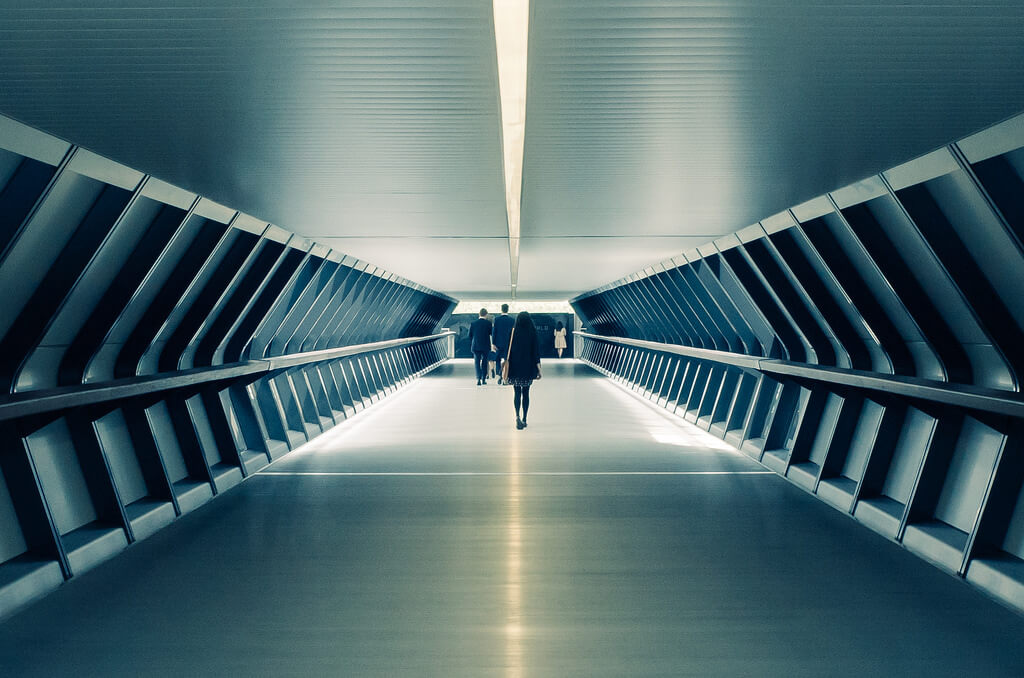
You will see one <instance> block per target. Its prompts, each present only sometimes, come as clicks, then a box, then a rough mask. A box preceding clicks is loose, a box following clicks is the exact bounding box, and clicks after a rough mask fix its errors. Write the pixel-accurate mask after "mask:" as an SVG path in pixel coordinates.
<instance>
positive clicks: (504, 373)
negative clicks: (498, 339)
mask: <svg viewBox="0 0 1024 678" xmlns="http://www.w3.org/2000/svg"><path fill="white" fill-rule="evenodd" d="M515 336H516V331H515V330H512V334H510V335H509V337H508V349H507V350H506V351H505V359H504V360H503V361H501V383H503V384H507V383H508V359H509V356H511V355H512V340H513V339H514V338H515Z"/></svg>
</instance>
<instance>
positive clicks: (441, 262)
mask: <svg viewBox="0 0 1024 678" xmlns="http://www.w3.org/2000/svg"><path fill="white" fill-rule="evenodd" d="M140 5H142V6H140ZM531 6H532V9H531V27H530V45H529V76H528V97H527V122H526V150H525V167H524V180H523V216H522V236H523V239H522V241H521V253H520V269H519V288H518V289H519V296H520V298H546V299H555V298H562V299H564V298H567V297H571V296H575V295H576V294H578V293H580V292H582V291H585V290H588V289H591V288H593V287H596V286H598V285H601V284H603V283H606V282H609V281H611V280H614V279H617V278H619V277H621V276H622V275H625V274H628V273H630V272H632V271H636V270H638V269H640V268H642V267H643V266H645V265H648V264H651V263H654V262H656V261H660V260H663V259H666V258H668V257H670V256H672V255H674V254H676V253H678V252H679V251H681V250H683V249H685V248H688V247H692V246H693V245H695V244H700V243H703V242H706V241H707V240H710V239H711V238H713V237H716V236H718V235H721V234H723V233H727V232H731V231H734V230H737V229H739V228H742V227H744V226H746V225H748V224H750V223H753V222H754V221H756V220H758V219H760V218H763V217H765V216H768V215H769V214H772V213H774V212H777V211H779V210H781V209H784V208H786V207H789V206H791V205H793V204H796V203H798V202H801V201H803V200H805V199H808V198H811V197H814V196H816V195H819V194H821V193H823V192H825V191H827V190H830V189H833V188H837V187H839V186H842V185H844V184H846V183H849V182H851V181H854V180H857V179H859V178H862V177H864V176H866V175H869V174H872V173H874V172H877V171H879V170H882V169H885V168H887V167H890V166H892V165H895V164H897V163H898V162H901V161H903V160H906V159H909V158H910V157H913V156H915V155H918V154H920V153H923V152H925V151H928V150H931V149H932V148H935V147H937V146H939V145H941V144H943V143H946V142H948V141H950V140H952V139H954V138H956V137H959V136H963V135H966V134H968V133H970V132H972V131H974V130H976V129H978V128H981V127H984V126H986V125H988V124H991V123H993V122H995V121H997V120H999V119H1001V118H1004V117H1007V116H1009V115H1012V114H1015V113H1017V112H1019V111H1021V110H1022V109H1024V31H1021V30H1020V29H1021V26H1022V25H1024V3H1021V2H1020V1H1019V0H990V1H989V2H987V3H986V4H985V5H983V6H982V5H967V4H964V3H962V2H960V1H959V0H929V1H928V2H923V1H917V0H911V1H910V2H903V3H899V4H896V3H891V2H890V1H889V0H885V1H883V0H858V2H856V3H853V2H846V3H844V2H821V1H820V0H818V1H817V2H811V1H810V0H785V1H783V0H532V3H531ZM496 68H497V67H496V56H495V51H494V28H493V20H492V17H491V3H490V2H488V1H487V0H403V1H402V2H398V1H397V0H360V2H359V3H358V4H354V3H341V2H338V0H304V2H302V3H301V5H297V4H296V3H294V2H293V1H292V0H249V1H248V2H245V3H238V2H236V0H204V2H203V3H196V2H194V0H160V1H159V2H158V3H149V2H147V3H138V2H135V1H134V0H76V2H74V3H68V2H55V1H53V0H34V1H33V2H27V1H26V2H20V1H18V0H7V1H5V0H0V113H4V114H7V115H9V116H11V117H14V118H17V119H20V120H22V121H24V122H26V123H28V124H31V125H33V126H36V127H39V128H41V129H44V130H46V131H48V132H51V133H54V134H57V135H59V136H62V137H65V138H67V139H69V140H71V141H73V142H75V143H78V144H81V145H83V146H85V147H87V148H90V149H92V150H95V151H97V152H99V153H102V154H104V155H107V156H109V157H112V158H114V159H116V160H119V161H121V162H123V163H125V164H127V165H130V166H132V167H135V168H137V169H140V170H143V171H145V172H148V173H151V174H153V175H155V176H157V177H159V178H162V179H165V180H167V181H170V182H171V183H174V184H177V185H180V186H182V187H185V188H188V189H190V190H193V191H195V192H198V193H201V194H203V195H206V196H208V197H210V198H213V199H215V200H218V201H220V202H223V203H224V204H226V205H229V206H231V207H233V208H236V209H240V210H242V211H244V212H247V213H249V214H252V215H254V216H257V217H259V218H262V219H266V220H268V221H272V222H274V223H276V224H278V225H280V226H282V227H284V228H286V229H288V230H291V231H295V232H297V233H300V234H303V235H307V236H310V237H313V238H315V239H317V240H320V241H322V242H324V243H325V244H328V245H330V246H332V247H335V248H337V249H340V250H342V251H344V252H347V253H349V254H351V255H353V256H356V257H359V258H361V259H365V260H367V261H370V262H372V263H374V264H377V265H379V266H382V267H384V268H386V269H388V270H389V271H392V272H394V273H397V274H400V275H402V276H405V277H407V278H409V279H411V280H414V281H416V282H419V283H422V284H424V285H427V286H429V287H432V288H434V289H437V290H439V291H443V292H446V293H449V294H451V295H452V296H455V297H473V298H490V297H491V296H502V295H507V294H508V284H509V258H508V243H507V235H508V233H507V224H506V216H505V206H504V189H503V185H502V157H501V140H500V119H499V102H498V87H497V71H496Z"/></svg>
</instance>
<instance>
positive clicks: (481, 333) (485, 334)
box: [469, 308, 491, 386]
mask: <svg viewBox="0 0 1024 678" xmlns="http://www.w3.org/2000/svg"><path fill="white" fill-rule="evenodd" d="M469 339H470V341H471V342H472V343H471V344H470V350H471V351H473V365H474V366H475V367H476V385H477V386H483V385H484V384H486V383H487V354H488V353H489V352H490V350H491V321H490V320H488V319H487V309H486V308H481V309H480V317H479V318H477V319H476V320H474V321H473V323H472V324H471V325H470V326H469Z"/></svg>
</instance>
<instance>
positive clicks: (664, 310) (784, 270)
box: [572, 115, 1024, 610]
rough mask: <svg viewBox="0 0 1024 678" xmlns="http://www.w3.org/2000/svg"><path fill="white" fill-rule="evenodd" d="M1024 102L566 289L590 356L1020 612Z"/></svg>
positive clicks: (1023, 590) (1023, 584) (1023, 577)
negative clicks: (794, 201) (921, 149)
mask: <svg viewBox="0 0 1024 678" xmlns="http://www.w3.org/2000/svg"><path fill="white" fill-rule="evenodd" d="M1022 196H1024V115H1022V116H1019V117H1016V118H1013V119H1010V120H1007V121H1005V122H1003V123H1000V124H998V125H995V126H993V127H991V128H989V129H986V130H984V131H982V132H979V133H977V134H974V135H972V136H970V137H967V138H965V139H961V140H959V141H957V142H955V143H950V144H949V145H948V146H945V147H943V148H940V149H938V150H936V151H933V152H931V153H928V154H926V155H924V156H922V157H920V158H917V159H915V160H912V161H910V162H907V163H905V164H902V165H899V166H897V167H893V168H891V169H889V170H887V171H885V172H882V173H881V174H879V175H877V176H874V177H869V178H867V179H864V180H863V181H859V182H857V183H855V184H853V185H850V186H846V187H844V188H841V189H839V190H836V191H832V192H831V193H828V194H826V195H823V196H820V197H819V198H816V199H813V200H810V201H807V202H805V203H802V204H800V205H795V206H793V207H792V208H791V209H788V210H786V211H784V212H782V213H779V214H777V215H774V216H772V217H769V218H767V219H764V220H762V221H761V222H759V223H757V224H755V225H753V226H750V227H748V228H745V229H743V230H741V231H738V232H737V233H734V234H732V235H729V236H726V237H723V238H720V239H718V240H716V241H714V242H713V243H709V244H707V245H705V246H702V247H698V248H696V249H694V250H691V251H688V252H685V253H683V254H681V255H680V256H678V257H675V258H673V259H671V260H669V261H665V262H662V263H661V264H659V265H657V266H655V267H649V268H647V269H644V270H643V271H639V272H637V273H636V274H633V275H630V276H627V277H625V278H623V279H621V280H618V281H615V282H613V283H610V284H608V285H605V286H603V287H601V288H598V289H596V290H593V291H591V292H588V293H586V294H582V295H580V296H578V297H576V298H575V299H573V300H572V304H573V306H574V307H575V308H576V310H577V312H578V313H579V315H580V316H581V318H583V319H584V323H585V324H586V325H587V327H588V328H589V330H590V331H589V332H578V333H577V341H578V342H580V345H579V346H578V355H581V356H582V357H583V359H584V360H587V361H588V362H590V363H591V364H593V365H594V366H595V367H597V368H598V369H600V370H601V371H602V372H604V373H605V374H607V375H609V376H611V377H612V378H614V379H616V380H618V381H620V382H622V383H623V384H624V385H627V386H628V387H629V388H631V389H633V390H635V391H637V392H638V393H640V394H642V395H643V396H644V397H646V398H649V399H651V400H653V401H656V402H658V403H659V404H660V405H662V406H664V407H666V408H668V409H670V410H671V411H673V412H676V413H679V414H680V415H682V416H684V417H686V418H687V419H688V420H690V421H693V422H694V423H696V424H698V425H699V426H701V427H702V428H704V429H706V430H709V431H711V432H712V433H714V434H716V435H719V436H721V437H723V438H724V439H725V440H727V441H729V442H730V443H732V444H733V445H735V446H736V447H738V448H740V449H742V450H743V451H744V452H746V453H747V454H749V455H750V456H752V457H753V458H754V459H756V460H758V461H759V462H760V463H762V464H764V465H765V466H767V467H768V468H770V469H772V470H774V471H776V472H778V473H779V474H780V475H783V476H785V477H786V478H788V479H789V480H791V481H793V483H795V484H796V485H798V486H800V487H802V488H804V489H805V490H807V491H808V492H810V493H812V494H814V495H815V496H816V497H818V498H819V499H821V500H823V501H825V502H827V503H828V504H830V505H832V506H834V507H835V508H837V509H839V510H841V511H843V512H845V513H848V514H849V515H851V516H852V517H853V518H854V519H856V520H858V521H860V522H862V523H864V524H865V525H867V526H868V527H870V528H872V529H873V530H875V531H877V532H879V533H880V534H882V535H884V536H886V537H888V538H889V539H892V540H894V541H896V542H898V543H900V544H902V545H903V546H905V547H906V548H907V549H909V550H911V551H913V552H914V553H916V554H918V555H920V556H921V557H923V558H925V559H927V560H929V561H931V562H932V563H934V564H936V565H938V566H939V567H941V568H943V569H945V570H947V571H949V572H951V573H953V574H955V575H957V576H962V577H965V578H966V579H967V581H969V582H971V583H972V584H974V585H976V586H978V587H981V588H982V589H984V590H986V591H987V592H989V593H990V594H991V595H993V596H995V597H997V598H1000V599H1001V600H1003V601H1005V602H1006V603H1007V604H1009V605H1011V606H1014V607H1016V608H1017V609H1020V610H1024V539H1022V538H1021V534H1024V533H1022V530H1021V526H1024V396H1022V394H1021V380H1022V378H1024V362H1022V361H1024V353H1022V352H1021V347H1022V346H1024V298H1022V297H1021V296H1020V293H1019V291H1020V290H1021V289H1024V197H1022Z"/></svg>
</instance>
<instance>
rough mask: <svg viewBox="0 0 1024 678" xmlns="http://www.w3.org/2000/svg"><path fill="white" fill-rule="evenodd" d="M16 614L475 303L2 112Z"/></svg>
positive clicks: (369, 394)
mask: <svg viewBox="0 0 1024 678" xmlns="http://www.w3.org/2000/svg"><path fill="white" fill-rule="evenodd" d="M0 289H3V290H4V303H3V304H2V305H0V443H2V446H0V617H3V616H5V615H7V614H9V613H10V612H12V611H13V610H15V609H17V608H18V607H19V606H21V605H23V604H24V603H26V602H27V601H29V600H31V599H33V598H35V597H37V596H39V595H42V594H43V593H45V592H47V591H50V590H52V589H53V587H55V586H57V585H59V584H60V583H61V582H62V581H64V580H65V579H67V578H70V577H73V576H75V575H78V574H80V573H82V572H84V571H85V570H88V569H89V568H91V567H93V566H94V565H96V564H97V563H99V562H101V561H103V560H105V559H106V558H109V557H110V556H112V555H114V554H116V553H118V552H119V551H121V550H122V549H124V548H125V547H126V546H127V545H128V544H130V543H131V542H133V541H136V540H139V539H143V538H145V537H146V536H148V535H150V534H153V533H154V532H155V531H157V530H159V529H160V528H162V527H164V526H166V525H167V524H169V523H170V522H172V521H173V520H174V519H175V518H176V517H177V516H180V515H182V514H185V513H188V512H189V511H192V510H193V509H195V508H196V507H198V506H200V505H202V504H203V503H205V502H206V501H208V500H210V499H212V498H213V497H214V496H216V495H217V494H219V493H221V492H224V491H225V490H227V489H228V488H230V487H233V486H234V485H236V484H238V483H239V482H241V481H242V480H244V479H245V478H247V477H249V476H251V475H252V474H253V473H255V472H256V471H258V470H259V469H260V468H262V467H264V466H266V465H267V464H269V463H270V462H271V461H273V460H274V459H277V458H279V457H280V456H281V455H283V454H285V453H287V452H288V451H290V450H292V449H294V448H295V447H297V446H299V445H302V444H304V443H305V442H307V441H308V440H310V439H312V438H313V437H314V436H316V435H319V434H320V433H321V432H323V431H325V430H327V429H328V428H330V427H332V426H334V425H335V424H337V423H339V422H341V421H343V420H345V419H346V418H348V417H351V416H352V415H354V414H356V413H357V412H359V411H361V410H363V409H365V408H367V407H369V406H371V405H372V404H373V403H375V402H377V401H378V400H380V399H381V398H384V397H385V396H387V395H389V394H391V393H393V392H394V391H395V390H396V389H397V388H399V387H401V386H402V385H404V384H406V383H408V382H409V381H410V380H412V379H414V378H415V377H417V376H419V375H420V374H423V373H424V372H425V371H427V370H429V369H431V368H433V367H434V366H436V365H437V364H439V363H440V362H441V361H443V360H445V359H447V357H448V354H449V349H448V343H449V342H448V338H449V334H450V333H443V332H442V333H438V332H437V330H438V328H439V326H440V324H441V322H442V321H443V320H444V319H445V318H446V317H447V316H448V315H449V314H450V313H451V310H452V309H453V308H454V306H455V303H456V302H455V300H454V299H452V298H451V297H448V296H446V295H443V294H439V293H437V292H434V291H432V290H429V289H427V288H425V287H423V286H421V285H417V284H415V283H412V282H411V281H408V280H405V279H404V278H401V277H399V276H397V275H395V274H392V273H388V272H387V271H384V270H382V269H380V268H377V267H375V266H372V265H370V264H367V263H366V262H360V261H359V260H357V259H355V258H352V257H349V256H346V255H344V254H342V253H341V252H337V251H334V250H332V249H330V248H328V247H325V246H323V245H320V244H317V243H315V242H312V241H308V240H305V239H303V238H300V237H297V236H295V235H293V234H290V233H288V232H286V231H284V230H283V229H281V228H278V227H277V226H274V225H272V224H267V223H265V222H262V221H259V220H257V219H255V218H253V217H250V216H248V215H246V214H244V213H241V212H239V211H237V210H234V209H231V208H229V207H225V206H223V205H220V204H217V203H215V202H213V201H211V200H207V199H205V198H203V197H201V196H198V195H195V194H193V193H190V192H188V191H185V190H182V189H179V188H177V187H175V186H171V185H170V184H167V183H165V182H161V181H159V180H156V179H154V178H152V177H149V176H146V175H144V174H143V173H141V172H137V171H135V170H132V169H130V168H128V167H124V166H123V165H120V164H118V163H115V162H113V161H111V160H108V159H106V158H103V157H101V156H99V155H96V154H94V153H91V152H89V151H86V150H84V149H81V148H78V147H75V146H73V145H71V144H69V143H67V142H63V141H61V140H59V139H55V138H54V137H51V136H49V135H46V134H43V133H41V132H39V131H38V130H34V129H32V128H29V127H26V126H24V125H21V124H19V123H16V122H14V121H11V120H9V119H6V118H0Z"/></svg>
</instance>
